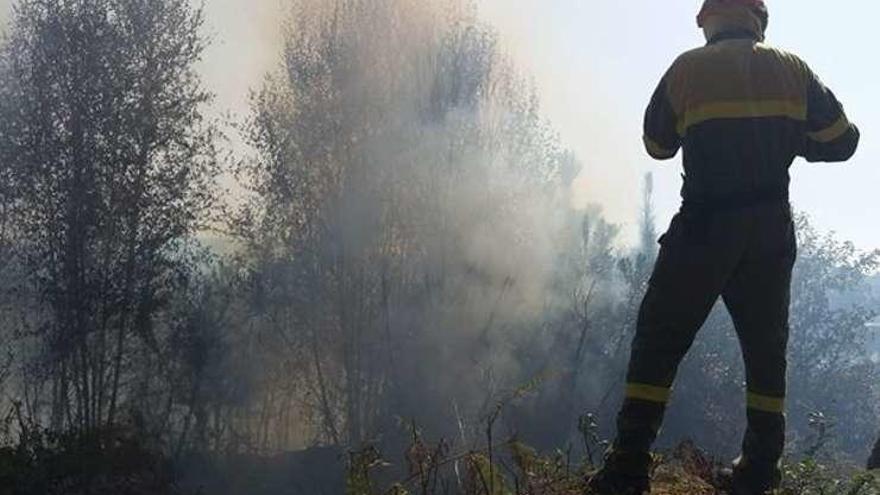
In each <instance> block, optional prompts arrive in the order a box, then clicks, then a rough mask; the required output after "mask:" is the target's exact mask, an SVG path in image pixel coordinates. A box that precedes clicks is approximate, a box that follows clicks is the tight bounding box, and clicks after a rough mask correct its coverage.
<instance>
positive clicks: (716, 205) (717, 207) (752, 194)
mask: <svg viewBox="0 0 880 495" xmlns="http://www.w3.org/2000/svg"><path fill="white" fill-rule="evenodd" d="M766 203H788V187H787V186H782V187H780V186H772V187H766V188H761V189H755V190H752V191H746V192H741V193H735V194H728V195H724V196H714V197H712V196H708V197H702V198H697V199H685V200H684V201H683V202H682V210H691V211H704V212H705V211H724V210H738V209H743V208H749V207H751V206H757V205H762V204H766Z"/></svg>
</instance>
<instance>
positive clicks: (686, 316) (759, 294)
mask: <svg viewBox="0 0 880 495" xmlns="http://www.w3.org/2000/svg"><path fill="white" fill-rule="evenodd" d="M697 22H698V25H699V27H701V28H702V29H703V31H704V34H705V36H706V39H707V41H708V44H707V45H706V46H704V47H701V48H697V49H695V50H692V51H689V52H686V53H685V54H683V55H681V56H680V57H679V58H678V59H677V60H676V61H675V63H674V64H673V65H672V67H671V68H670V69H669V70H668V72H667V73H666V74H665V76H664V77H663V79H662V81H661V82H660V85H659V87H658V88H657V90H656V92H655V93H654V95H653V97H652V99H651V102H650V105H649V106H648V109H647V112H646V116H645V125H644V144H645V147H646V149H647V152H648V153H649V154H650V155H651V156H652V157H653V158H655V159H658V160H668V159H671V158H673V157H675V155H676V154H677V152H678V150H679V149H680V148H681V149H682V154H683V163H684V176H683V177H684V184H683V188H682V198H683V202H682V207H681V210H680V211H679V213H678V214H677V215H676V216H675V217H674V219H673V220H672V224H671V225H670V227H669V230H668V231H667V232H666V234H665V235H663V237H661V239H660V253H659V255H658V259H657V263H656V265H655V267H654V272H653V274H652V277H651V279H650V283H649V286H648V290H647V293H646V295H645V298H644V301H643V302H642V306H641V308H640V312H639V317H638V323H637V328H636V335H635V338H634V340H633V342H632V349H631V355H630V364H629V369H628V372H627V385H626V391H625V399H624V403H623V406H622V408H621V410H620V413H619V415H618V419H617V430H618V431H617V438H616V439H615V441H614V442H613V444H612V446H611V448H610V449H609V452H608V454H607V456H606V459H605V466H604V467H603V468H602V470H600V471H599V473H597V474H596V475H595V476H594V477H593V478H592V479H591V480H590V482H589V485H590V491H589V493H597V494H615V495H617V494H620V495H631V494H642V493H647V492H648V491H649V469H650V464H651V456H650V453H649V451H650V447H651V445H652V443H653V442H654V440H655V438H656V436H657V433H658V431H659V429H660V426H661V423H662V419H663V414H664V411H665V408H666V404H667V402H668V400H669V398H670V393H671V387H672V384H673V380H674V378H675V374H676V370H677V368H678V365H679V363H680V362H681V360H682V358H683V357H684V355H685V354H686V353H687V351H688V349H689V348H690V347H691V344H692V342H693V340H694V337H695V336H696V334H697V331H698V330H699V328H700V327H701V326H702V324H703V322H704V321H705V319H706V317H707V316H708V314H709V312H710V310H711V309H712V307H713V306H714V304H715V303H716V301H717V300H718V298H719V297H721V298H722V299H723V301H724V303H725V305H726V307H727V309H728V311H729V312H730V314H731V316H732V319H733V322H734V326H735V328H736V333H737V336H738V338H739V342H740V346H741V348H742V353H743V358H744V361H745V368H746V381H747V389H748V390H747V391H746V406H747V419H748V427H747V431H746V433H745V438H744V440H743V443H742V455H741V456H740V457H739V458H738V459H737V460H736V461H734V465H733V469H732V486H733V493H735V494H763V493H766V492H767V491H769V490H771V489H773V488H775V487H777V486H778V485H779V482H780V478H781V475H780V469H779V461H780V457H781V456H782V452H783V444H784V439H785V415H784V409H785V407H784V401H785V378H786V345H787V340H788V310H789V296H790V285H791V272H792V265H793V264H794V260H795V254H796V245H795V231H794V226H793V223H792V214H791V208H790V206H789V201H788V186H789V171H788V170H789V167H790V166H791V164H792V162H793V161H794V159H795V157H797V156H801V157H803V158H805V159H806V160H807V161H810V162H838V161H845V160H848V159H849V158H850V157H851V156H852V155H853V153H855V150H856V147H857V146H858V142H859V131H858V129H857V128H856V127H855V126H854V125H852V124H851V123H850V122H849V121H848V120H847V117H846V115H845V114H844V111H843V108H842V107H841V105H840V103H839V102H838V101H837V99H836V98H835V96H834V94H833V93H832V92H831V91H830V90H829V89H828V88H827V87H825V86H824V85H823V84H822V82H821V81H820V80H819V78H818V77H817V76H816V75H815V74H814V73H813V72H812V71H811V70H810V68H809V67H808V66H807V64H805V63H804V62H803V61H801V60H800V59H799V58H798V57H797V56H795V55H792V54H790V53H787V52H785V51H782V50H779V49H777V48H772V47H770V46H768V45H766V44H764V34H765V31H766V29H767V22H768V14H767V8H766V6H765V4H764V2H763V1H762V0H707V1H706V2H705V4H704V5H703V8H702V10H701V11H700V13H699V15H698V17H697Z"/></svg>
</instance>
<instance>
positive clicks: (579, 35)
mask: <svg viewBox="0 0 880 495" xmlns="http://www.w3.org/2000/svg"><path fill="white" fill-rule="evenodd" d="M477 1H478V4H479V7H480V10H481V14H482V15H483V17H484V18H485V19H486V20H487V21H488V22H490V23H491V24H493V25H495V26H496V27H497V28H498V30H499V32H500V35H501V39H502V41H503V44H504V47H505V48H504V49H505V51H506V52H507V53H508V55H509V56H510V57H511V58H513V59H514V60H515V62H516V63H517V64H518V65H519V66H520V67H521V68H522V69H523V72H524V73H525V74H528V75H529V76H530V77H531V78H532V79H533V81H534V84H535V86H536V88H537V90H538V92H539V95H540V97H541V99H542V102H543V107H544V114H545V115H546V117H547V118H548V119H549V120H550V121H551V122H552V123H553V124H554V125H555V127H556V128H557V129H558V131H559V134H560V137H561V139H562V141H563V143H564V145H565V146H567V147H569V148H571V149H572V150H574V151H575V152H576V153H577V154H578V156H579V157H580V159H581V161H582V162H583V163H584V171H583V172H582V174H581V177H580V178H579V179H578V181H577V184H576V201H577V203H579V204H586V203H598V204H601V205H602V206H603V207H604V208H605V211H606V214H607V216H608V217H609V218H610V219H611V220H612V221H614V222H616V223H619V224H621V225H623V226H625V227H628V229H627V230H626V232H627V235H629V236H632V237H633V238H634V231H635V229H634V227H633V225H634V223H635V219H636V218H637V210H638V207H639V205H638V202H637V201H635V200H634V198H638V197H639V188H640V181H641V178H642V176H643V175H644V174H645V173H646V172H649V171H651V172H653V173H654V180H655V206H656V208H657V220H658V223H659V224H660V226H661V229H662V228H664V227H665V224H666V223H668V221H669V219H670V217H671V216H672V215H673V214H674V213H675V211H676V210H677V209H678V204H679V196H678V192H679V187H680V181H681V179H680V172H681V171H680V160H675V161H669V162H653V161H652V160H651V159H650V158H648V157H647V156H646V155H645V154H644V151H643V150H642V144H641V134H642V133H641V121H642V115H643V112H644V107H645V105H646V104H647V101H648V98H649V97H650V95H651V93H652V91H653V89H654V87H655V86H656V84H657V82H658V80H659V78H660V77H661V75H662V74H663V73H664V71H665V70H666V68H667V67H668V66H669V64H670V63H671V62H672V61H673V60H674V59H675V57H676V56H677V55H678V54H679V53H680V52H682V51H684V50H687V49H690V48H693V47H695V46H699V45H701V44H703V43H704V40H703V38H702V33H701V32H700V31H699V30H698V29H697V27H696V24H695V20H694V19H695V16H696V12H697V10H698V9H699V6H700V3H701V0H663V1H657V0H629V1H625V2H624V1H604V0H477ZM284 3H285V0H205V6H206V15H207V29H208V33H209V34H210V35H211V37H212V39H213V44H212V46H211V48H210V49H209V50H208V52H207V53H206V55H205V60H204V62H203V64H202V67H201V70H202V72H203V74H204V77H205V82H206V84H207V86H208V87H209V88H210V89H211V90H212V91H214V92H215V93H216V95H217V101H216V109H215V110H216V111H218V112H227V111H228V112H232V113H237V114H242V113H244V112H246V111H247V95H248V91H249V90H250V89H251V88H254V87H256V86H258V85H259V84H260V81H261V80H262V77H263V75H264V74H265V73H266V72H267V71H268V70H271V69H272V68H274V67H275V66H276V63H277V60H278V47H279V40H280V31H281V27H280V26H281V21H282V19H283V17H284V15H283V13H284V8H283V7H282V6H283V5H284ZM767 3H768V8H769V9H770V16H771V20H770V30H769V32H768V42H769V43H771V44H774V45H776V46H779V47H781V48H785V49H788V50H791V51H794V52H795V53H797V54H799V55H800V56H801V57H802V58H804V59H805V60H806V61H807V62H808V63H809V64H810V65H811V66H812V67H813V70H814V71H815V72H817V73H818V74H819V75H820V77H821V78H822V79H823V80H824V81H825V82H826V84H828V85H829V86H830V87H831V88H832V89H833V90H834V91H835V93H836V94H837V96H838V97H839V98H840V100H841V101H842V102H843V104H844V106H845V107H846V110H847V113H848V114H849V116H850V119H851V120H852V121H854V122H855V123H856V124H858V125H859V127H860V128H861V131H862V136H863V140H862V145H861V148H860V150H859V152H858V154H857V155H856V157H855V158H854V159H853V160H851V161H850V162H849V163H846V164H828V165H825V164H806V163H805V162H803V161H800V160H799V161H798V162H796V164H795V165H794V167H793V169H792V177H793V181H792V199H793V203H794V205H795V208H797V209H798V210H801V211H804V212H806V213H807V214H809V215H810V216H811V217H812V219H813V221H814V223H815V225H816V226H817V227H818V228H819V229H820V230H823V231H835V232H836V233H837V234H838V236H839V238H841V239H843V240H850V241H853V242H854V243H855V244H856V245H857V246H858V247H860V248H863V249H874V248H880V228H878V219H880V198H878V197H877V196H878V195H880V167H878V166H877V164H876V163H875V162H876V161H877V158H880V138H875V137H874V136H880V134H878V131H880V91H877V90H875V89H874V88H876V87H878V82H880V64H877V63H876V62H874V58H875V53H874V48H873V47H874V46H875V45H876V39H875V37H874V34H873V32H874V30H875V24H876V21H875V20H876V19H877V18H878V17H880V4H877V3H876V2H868V1H865V0H835V1H834V2H819V1H816V0H768V2H767ZM9 4H10V0H0V8H2V10H3V11H4V12H5V11H6V10H7V9H8V5H9Z"/></svg>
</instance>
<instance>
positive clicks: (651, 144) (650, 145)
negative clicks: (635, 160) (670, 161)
mask: <svg viewBox="0 0 880 495" xmlns="http://www.w3.org/2000/svg"><path fill="white" fill-rule="evenodd" d="M642 140H643V141H645V148H646V149H647V150H648V153H649V154H650V155H651V156H653V157H654V158H672V157H673V156H675V153H676V150H668V149H666V148H664V147H662V146H660V145H659V144H657V142H656V141H654V140H653V139H651V138H649V137H648V136H647V135H646V136H643V137H642Z"/></svg>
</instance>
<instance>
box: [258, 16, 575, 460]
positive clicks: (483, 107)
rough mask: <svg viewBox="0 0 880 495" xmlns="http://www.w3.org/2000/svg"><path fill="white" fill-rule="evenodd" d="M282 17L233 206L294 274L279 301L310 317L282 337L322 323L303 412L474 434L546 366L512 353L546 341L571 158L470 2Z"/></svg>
mask: <svg viewBox="0 0 880 495" xmlns="http://www.w3.org/2000/svg"><path fill="white" fill-rule="evenodd" d="M291 15H292V17H291V19H292V20H291V24H290V26H289V29H288V30H287V34H286V36H287V38H286V39H287V43H286V44H285V48H284V51H283V58H284V64H283V65H282V67H281V68H280V69H279V70H277V71H274V72H273V75H272V76H271V78H270V79H269V80H268V82H267V83H266V84H265V85H264V86H263V89H262V90H261V91H260V92H259V94H258V95H257V97H256V99H255V100H254V114H253V115H254V118H253V121H252V125H251V127H250V142H249V145H250V147H251V148H252V149H254V150H256V154H255V155H254V156H253V157H251V158H250V159H249V160H246V162H248V163H249V165H247V166H246V167H245V170H244V171H243V172H244V173H243V174H241V175H243V176H246V177H249V183H248V184H247V186H246V189H247V190H249V191H253V192H258V194H256V195H255V196H254V197H252V198H251V201H250V202H249V203H248V204H249V205H250V206H251V207H252V209H251V210H250V211H249V212H248V213H247V214H245V215H243V217H244V218H248V219H256V220H255V221H254V222H253V225H255V226H256V227H255V229H256V231H257V232H256V233H254V232H253V231H251V233H249V234H248V235H250V236H251V237H252V238H259V239H271V240H269V241H268V243H269V244H270V245H271V246H277V249H276V248H273V249H272V251H273V252H275V253H281V254H280V257H281V258H282V259H283V260H293V261H283V263H292V264H293V265H294V267H293V268H291V269H289V270H287V271H286V273H288V274H290V275H289V276H293V277H296V279H293V280H291V279H287V278H286V276H285V277H280V280H279V281H278V282H277V283H278V284H279V285H280V286H283V287H296V286H305V287H308V290H307V293H306V294H303V293H301V292H300V293H295V294H291V295H290V299H287V300H284V303H282V304H287V305H288V306H289V307H290V308H308V310H307V311H309V316H308V319H307V321H306V322H304V324H303V327H304V328H303V329H296V328H294V329H290V328H285V329H284V331H286V332H290V336H289V340H290V341H297V342H305V341H307V337H306V336H305V335H303V334H297V332H304V333H305V334H306V335H307V333H308V332H309V331H310V330H309V328H310V327H321V328H323V329H324V330H322V335H321V338H320V340H321V343H320V344H321V345H320V349H319V352H315V353H314V354H320V355H321V357H320V358H319V359H318V360H320V361H321V363H320V365H321V367H322V370H321V373H320V374H321V376H320V377H319V376H318V374H319V373H318V372H317V367H318V364H317V363H312V364H311V366H312V367H313V368H314V369H315V371H313V374H312V376H311V377H310V378H309V382H308V385H307V386H308V387H311V388H313V389H321V388H323V389H324V390H325V393H323V394H315V395H314V397H321V399H320V401H317V402H314V403H312V405H311V406H312V407H313V408H314V409H315V410H322V409H323V410H324V411H325V412H324V413H323V414H324V415H325V417H326V416H327V414H326V410H327V409H330V408H337V407H338V408H340V409H342V411H341V412H340V413H339V415H335V414H333V415H331V416H332V420H333V421H336V420H337V418H339V417H342V418H344V419H340V420H339V422H340V423H343V424H345V426H346V428H347V429H348V432H347V435H348V438H347V439H346V440H345V441H347V442H349V443H351V444H358V443H360V442H362V441H363V440H364V439H365V438H366V436H368V435H369V434H370V433H371V432H375V431H385V432H387V431H388V430H389V429H393V425H391V424H390V423H391V422H393V421H394V418H396V417H405V418H416V419H417V420H418V421H419V423H420V424H423V425H425V426H426V427H427V428H428V429H429V431H434V432H446V433H451V432H450V431H449V428H450V427H451V426H452V425H456V424H461V419H462V417H465V418H467V421H466V423H467V424H468V425H471V426H475V427H476V428H479V426H478V425H479V424H480V423H479V418H480V417H481V416H483V415H485V414H486V413H487V407H490V408H491V406H493V405H494V404H495V402H496V401H498V400H501V399H502V398H503V397H504V396H506V395H508V394H510V393H511V392H512V391H513V390H515V389H516V388H517V387H518V386H520V385H521V384H522V383H524V382H527V381H528V380H530V379H531V378H533V377H534V374H535V373H538V372H541V371H544V368H545V367H546V366H544V365H543V364H542V363H541V362H538V361H540V360H538V361H535V362H525V361H524V360H523V358H522V357H521V356H518V355H517V353H518V352H520V351H521V350H523V349H524V348H526V347H529V349H528V352H532V353H535V354H536V355H537V354H540V353H541V352H544V351H546V348H547V347H549V346H550V345H551V341H550V340H549V339H547V340H543V341H541V340H540V339H541V337H540V336H539V333H540V332H538V331H536V330H537V329H540V328H541V326H542V325H543V323H544V322H546V321H547V315H548V313H550V312H552V311H555V310H556V308H557V307H558V306H559V305H560V303H559V301H558V300H557V299H558V298H559V297H560V296H561V295H562V294H560V293H559V292H558V291H557V290H556V289H555V288H554V285H555V284H557V283H558V282H559V279H558V277H559V274H560V266H559V263H560V259H561V256H560V254H561V253H562V252H564V251H569V247H570V246H569V245H567V244H566V242H570V240H571V237H572V230H571V229H570V227H571V226H572V222H571V220H572V217H573V216H575V215H574V214H573V213H572V211H571V209H570V207H569V205H570V202H571V200H570V192H569V191H570V181H571V179H572V178H573V177H574V176H575V175H576V174H577V170H578V164H577V161H576V160H575V159H574V158H573V157H572V155H571V154H570V153H568V152H567V151H566V150H565V149H564V147H563V146H562V145H561V144H560V142H559V140H558V138H557V135H556V133H555V131H554V130H553V128H552V127H551V126H550V125H549V124H548V123H547V122H546V121H545V120H544V119H543V118H542V117H541V110H540V105H539V103H538V97H537V95H536V94H535V92H534V89H533V86H532V85H531V84H530V83H529V82H528V81H527V79H526V78H525V77H523V75H522V74H521V73H520V72H518V71H517V70H516V69H515V67H514V64H513V63H512V62H511V60H510V59H509V58H508V57H507V56H506V55H505V53H504V51H503V48H501V45H500V43H501V41H500V40H499V38H498V36H497V34H496V33H495V32H494V30H493V29H491V28H490V27H488V26H487V25H485V24H484V23H483V22H481V21H480V20H479V19H478V17H477V13H476V11H475V10H474V9H473V7H472V6H470V5H469V4H468V3H467V2H459V1H456V0H437V1H432V2H426V1H423V0H418V1H416V0H381V1H370V2H367V1H352V2H343V3H337V4H332V3H328V2H325V1H320V0H303V1H300V2H296V3H295V4H294V7H293V9H292V11H291ZM575 223H576V222H575ZM574 231H575V232H576V234H577V235H579V234H580V226H579V225H578V226H577V227H576V228H575V229H574ZM577 235H575V236H574V237H575V238H577ZM251 256H252V257H254V258H257V259H255V260H254V264H255V265H257V266H259V265H260V264H264V263H266V262H265V261H261V260H260V259H259V256H262V255H261V254H259V253H251ZM271 266H277V263H276V262H272V263H271ZM276 271H277V270H276ZM568 276H569V277H570V278H575V279H576V278H577V277H572V276H571V275H570V274H568ZM569 296H570V294H566V295H565V297H569ZM291 311H294V309H291ZM296 317H298V318H302V317H303V316H302V315H301V314H299V315H297V316H294V318H296ZM267 324H271V323H267ZM314 340H315V339H313V341H314ZM328 370H330V371H328ZM328 376H331V378H327V377H328ZM322 380H326V381H330V382H333V383H334V385H333V386H324V385H322V383H321V381H322ZM360 389H363V390H367V391H369V392H368V393H367V394H366V395H361V393H360V392H357V393H355V392H352V390H360ZM335 391H339V392H335ZM371 394H372V396H370V395H371ZM328 404H332V407H331V406H328ZM333 421H325V422H324V423H325V425H326V424H327V423H333ZM324 428H325V430H326V431H325V432H324V435H326V437H328V438H331V439H332V438H334V437H338V436H340V434H339V432H338V430H339V428H338V427H332V425H331V426H325V427H324Z"/></svg>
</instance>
